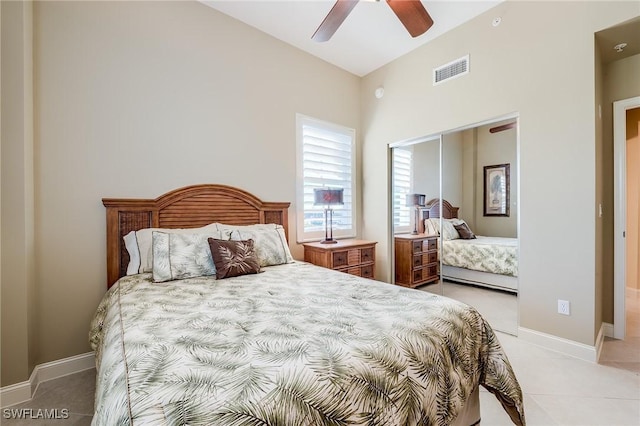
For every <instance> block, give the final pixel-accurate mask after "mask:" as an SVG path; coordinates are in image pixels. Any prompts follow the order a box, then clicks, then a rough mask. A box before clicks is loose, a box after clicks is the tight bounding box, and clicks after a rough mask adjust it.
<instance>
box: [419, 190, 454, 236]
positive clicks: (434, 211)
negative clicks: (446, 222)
mask: <svg viewBox="0 0 640 426" xmlns="http://www.w3.org/2000/svg"><path fill="white" fill-rule="evenodd" d="M459 209H460V207H453V206H452V205H451V203H449V202H448V201H447V200H442V206H441V205H440V199H439V198H434V199H431V200H429V201H428V202H427V203H426V204H425V205H424V207H420V209H419V211H420V214H419V216H420V220H419V221H418V232H419V233H421V234H423V233H424V220H425V219H429V218H431V219H433V218H437V217H440V216H441V214H442V217H443V218H445V219H455V218H457V217H458V210H459ZM441 212H442V213H441Z"/></svg>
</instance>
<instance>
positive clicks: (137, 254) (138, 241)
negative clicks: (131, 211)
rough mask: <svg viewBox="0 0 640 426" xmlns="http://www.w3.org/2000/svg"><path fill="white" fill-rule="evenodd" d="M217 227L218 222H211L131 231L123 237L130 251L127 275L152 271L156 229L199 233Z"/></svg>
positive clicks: (179, 232)
mask: <svg viewBox="0 0 640 426" xmlns="http://www.w3.org/2000/svg"><path fill="white" fill-rule="evenodd" d="M217 229H218V228H217V227H216V224H215V223H211V224H209V225H206V226H203V227H201V228H143V229H140V230H138V231H131V232H129V233H128V234H127V235H125V236H124V237H123V239H124V244H125V247H126V249H127V252H128V253H129V265H128V266H127V275H132V274H141V273H143V272H151V271H152V269H153V232H154V231H158V232H164V233H167V234H198V233H202V232H208V231H210V230H214V231H215V230H217Z"/></svg>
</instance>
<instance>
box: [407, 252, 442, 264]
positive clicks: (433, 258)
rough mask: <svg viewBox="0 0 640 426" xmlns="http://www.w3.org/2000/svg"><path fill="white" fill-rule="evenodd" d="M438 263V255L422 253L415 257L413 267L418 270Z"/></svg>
mask: <svg viewBox="0 0 640 426" xmlns="http://www.w3.org/2000/svg"><path fill="white" fill-rule="evenodd" d="M437 261H438V253H437V252H431V253H422V254H415V255H413V267H414V268H416V267H418V266H423V265H428V264H430V263H435V262H437Z"/></svg>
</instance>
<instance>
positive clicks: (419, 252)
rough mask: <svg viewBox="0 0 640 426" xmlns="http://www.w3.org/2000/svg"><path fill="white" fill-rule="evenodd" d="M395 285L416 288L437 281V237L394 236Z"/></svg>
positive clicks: (419, 235) (422, 235)
mask: <svg viewBox="0 0 640 426" xmlns="http://www.w3.org/2000/svg"><path fill="white" fill-rule="evenodd" d="M395 262H396V263H395V269H396V273H395V276H396V284H398V285H401V286H404V287H411V288H414V287H418V286H421V285H423V284H427V283H430V282H433V281H437V280H438V278H439V275H438V237H437V236H435V235H434V236H431V235H425V234H418V235H412V234H400V235H396V236H395Z"/></svg>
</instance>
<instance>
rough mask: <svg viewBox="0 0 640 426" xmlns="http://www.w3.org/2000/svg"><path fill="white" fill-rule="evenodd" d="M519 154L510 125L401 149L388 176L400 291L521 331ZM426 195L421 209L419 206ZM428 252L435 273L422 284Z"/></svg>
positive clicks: (498, 327) (452, 134)
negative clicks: (445, 300) (445, 301)
mask: <svg viewBox="0 0 640 426" xmlns="http://www.w3.org/2000/svg"><path fill="white" fill-rule="evenodd" d="M517 151H518V137H517V122H516V119H515V118H509V119H504V120H500V121H495V122H491V123H483V124H481V125H476V126H470V127H468V128H463V129H458V130H454V131H450V132H446V133H443V134H441V135H438V136H437V137H431V138H424V140H423V141H419V142H413V143H411V144H408V145H402V144H400V145H396V146H394V147H393V148H392V158H393V164H392V173H391V176H392V179H393V182H392V187H393V193H394V195H393V197H394V198H393V199H394V206H393V210H394V223H393V232H394V252H395V253H394V254H395V256H394V267H395V274H394V275H395V278H396V284H400V285H406V286H409V287H413V288H417V289H419V290H423V291H429V292H434V293H437V294H442V295H445V296H447V297H450V298H453V299H457V300H460V301H462V302H464V303H467V304H469V305H471V306H474V307H475V308H476V309H478V311H479V312H480V313H481V314H482V315H483V316H484V317H485V318H486V319H487V320H488V321H489V323H490V324H491V326H492V327H493V328H494V329H496V330H500V331H503V332H507V333H511V334H516V333H517V327H518V297H517V293H518V279H517V274H518V271H517V266H518V245H519V244H518V204H517V201H518V199H519V196H518V191H517V189H518V182H517V178H518V152H517ZM400 158H404V166H403V165H402V164H401V161H400ZM401 169H404V170H407V171H406V172H404V173H402V172H401ZM403 196H404V198H403ZM421 196H424V205H421V204H420V205H414V204H415V203H416V202H420V201H422V197H421ZM403 201H404V206H402V204H403V203H402V202H403ZM403 209H404V210H403ZM416 212H417V213H416ZM403 214H404V216H403ZM407 216H410V217H407ZM411 216H415V217H411ZM441 219H443V220H441ZM415 222H417V223H416V224H415V226H414V223H415ZM407 224H408V225H407ZM406 241H409V242H410V243H407V242H406ZM429 247H431V248H432V249H433V250H434V253H435V254H432V255H431V259H432V260H433V259H434V256H435V260H436V262H437V271H436V272H435V276H433V277H431V278H430V279H429V280H428V282H421V281H420V280H419V279H420V278H423V275H422V274H423V271H422V269H424V267H423V266H422V265H423V262H425V257H424V255H425V254H427V255H428V254H429V253H428V252H429V250H428V249H429ZM407 258H411V262H412V264H411V266H410V268H411V269H410V270H409V266H407ZM428 260H429V258H428V257H427V258H426V261H427V262H428ZM409 275H410V279H407V276H409ZM411 278H412V279H411ZM407 284H409V285H407Z"/></svg>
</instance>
